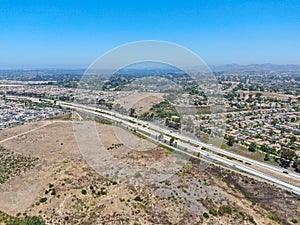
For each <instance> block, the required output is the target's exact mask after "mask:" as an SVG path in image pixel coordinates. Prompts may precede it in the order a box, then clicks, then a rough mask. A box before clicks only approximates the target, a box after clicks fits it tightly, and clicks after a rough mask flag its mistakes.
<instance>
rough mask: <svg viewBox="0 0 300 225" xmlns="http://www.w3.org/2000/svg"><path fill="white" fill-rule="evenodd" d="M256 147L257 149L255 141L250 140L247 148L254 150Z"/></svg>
mask: <svg viewBox="0 0 300 225" xmlns="http://www.w3.org/2000/svg"><path fill="white" fill-rule="evenodd" d="M256 149H257V145H256V143H255V142H251V143H250V145H249V148H248V150H249V151H250V152H255V151H256Z"/></svg>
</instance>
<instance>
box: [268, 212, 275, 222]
mask: <svg viewBox="0 0 300 225" xmlns="http://www.w3.org/2000/svg"><path fill="white" fill-rule="evenodd" d="M268 218H269V219H271V220H274V221H276V220H277V216H276V215H274V214H273V213H269V214H268Z"/></svg>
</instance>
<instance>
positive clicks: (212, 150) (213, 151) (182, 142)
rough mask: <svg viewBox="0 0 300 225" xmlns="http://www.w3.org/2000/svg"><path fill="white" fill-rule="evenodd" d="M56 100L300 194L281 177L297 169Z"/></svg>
mask: <svg viewBox="0 0 300 225" xmlns="http://www.w3.org/2000/svg"><path fill="white" fill-rule="evenodd" d="M22 98H27V99H29V98H28V97H22ZM30 99H31V100H37V99H35V98H30ZM43 100H44V101H51V102H53V101H52V100H49V99H43ZM56 104H58V105H61V106H62V107H66V108H69V109H75V110H80V111H84V112H87V113H90V114H94V115H96V116H100V117H103V118H106V119H108V120H111V121H114V122H116V123H118V124H120V125H121V126H123V127H125V128H131V129H134V130H136V131H138V132H140V133H142V134H144V135H146V136H147V137H148V138H149V139H151V140H153V141H156V142H159V141H160V140H159V137H160V136H161V135H163V138H162V139H163V141H164V142H169V140H170V139H171V137H174V138H176V146H177V147H176V148H175V147H174V146H173V147H172V148H173V149H176V150H178V151H181V152H182V150H183V149H186V150H187V151H189V152H193V153H196V154H199V155H201V156H203V157H206V158H209V159H211V160H212V162H215V163H216V162H217V163H221V164H223V165H226V166H228V167H230V168H232V169H233V168H234V169H238V170H240V171H243V172H246V173H248V174H251V175H254V176H256V177H259V178H261V179H264V180H266V181H269V182H271V183H274V184H276V185H278V186H280V187H282V188H284V189H286V190H289V191H291V192H293V193H295V194H297V195H300V188H299V187H297V186H295V185H292V184H290V183H288V182H285V181H283V180H280V179H279V178H278V177H282V176H286V177H287V178H294V179H300V175H298V174H296V173H289V174H283V172H282V169H281V168H279V167H275V166H271V165H268V164H266V163H263V162H258V161H256V160H252V159H249V158H246V157H243V156H240V155H238V154H235V153H232V152H228V151H225V150H224V149H221V148H218V147H216V146H213V145H209V144H207V143H203V142H200V141H198V140H195V139H193V138H190V137H187V136H184V135H182V134H179V133H174V132H171V131H170V130H168V129H165V128H162V127H159V126H157V125H154V124H152V123H149V122H145V121H142V120H139V119H136V118H132V117H129V116H127V115H123V114H120V113H117V112H112V111H109V110H104V109H99V108H96V107H91V106H86V105H81V104H76V103H70V102H64V101H57V102H56ZM162 144H163V145H166V144H164V143H162ZM196 146H202V147H204V148H206V149H208V150H209V151H207V150H205V149H201V150H200V149H198V148H197V147H196ZM169 147H170V146H169ZM183 152H185V153H187V152H186V151H183ZM219 154H222V155H224V156H227V157H232V158H235V159H237V160H242V161H243V162H245V163H248V165H247V164H245V165H244V164H242V163H239V162H235V161H233V160H231V159H228V158H226V157H223V156H220V155H219ZM251 165H255V166H256V167H260V168H262V169H264V171H268V172H269V173H271V174H276V175H279V176H277V177H274V176H272V175H270V174H267V173H266V172H261V171H258V170H257V169H254V168H252V167H251Z"/></svg>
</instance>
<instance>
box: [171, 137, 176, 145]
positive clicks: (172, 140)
mask: <svg viewBox="0 0 300 225" xmlns="http://www.w3.org/2000/svg"><path fill="white" fill-rule="evenodd" d="M174 141H175V139H174V138H173V137H172V138H170V146H173V143H174Z"/></svg>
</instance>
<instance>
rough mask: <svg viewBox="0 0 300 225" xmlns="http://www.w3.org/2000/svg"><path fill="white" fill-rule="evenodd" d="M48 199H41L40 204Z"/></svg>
mask: <svg viewBox="0 0 300 225" xmlns="http://www.w3.org/2000/svg"><path fill="white" fill-rule="evenodd" d="M47 200H48V199H47V198H41V199H40V203H43V202H46V201H47Z"/></svg>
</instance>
